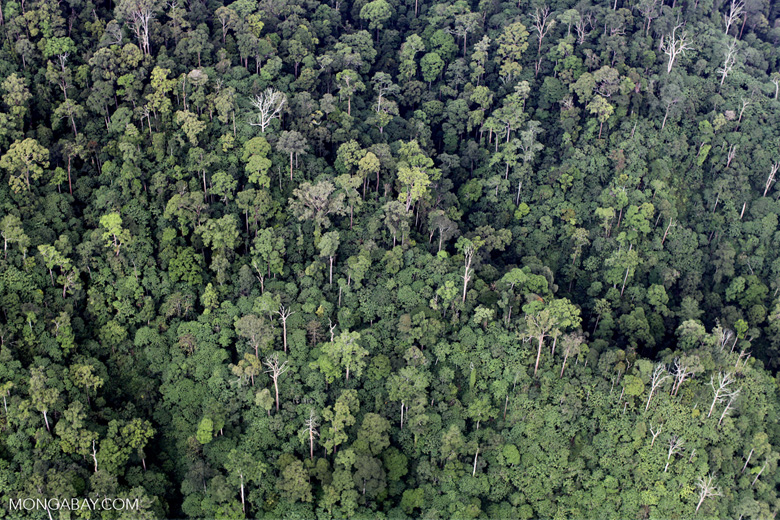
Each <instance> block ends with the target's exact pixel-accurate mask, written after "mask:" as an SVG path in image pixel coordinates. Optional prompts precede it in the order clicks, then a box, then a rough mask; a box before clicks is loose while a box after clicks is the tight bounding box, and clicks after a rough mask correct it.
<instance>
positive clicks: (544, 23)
mask: <svg viewBox="0 0 780 520" xmlns="http://www.w3.org/2000/svg"><path fill="white" fill-rule="evenodd" d="M531 19H532V20H533V22H534V23H533V30H534V31H536V39H537V41H538V42H539V46H538V48H537V50H536V65H535V67H536V75H537V76H538V75H539V69H540V68H541V67H542V41H543V40H544V37H545V36H547V33H548V32H549V31H550V29H552V27H553V25H555V20H550V8H549V7H547V6H546V5H544V6H542V7H537V8H536V10H535V11H534V14H533V15H532V16H531Z"/></svg>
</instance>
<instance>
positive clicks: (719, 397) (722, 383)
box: [707, 372, 739, 417]
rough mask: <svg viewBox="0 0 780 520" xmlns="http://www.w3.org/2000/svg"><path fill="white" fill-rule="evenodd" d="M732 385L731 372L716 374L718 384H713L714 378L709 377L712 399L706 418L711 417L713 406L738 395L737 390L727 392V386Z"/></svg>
mask: <svg viewBox="0 0 780 520" xmlns="http://www.w3.org/2000/svg"><path fill="white" fill-rule="evenodd" d="M733 383H734V379H733V374H732V373H731V372H726V373H725V374H724V373H723V372H719V373H718V382H717V383H715V376H710V386H711V387H712V392H713V394H714V395H713V398H712V404H711V405H710V411H709V413H708V414H707V417H710V416H711V415H712V411H713V410H714V409H715V405H716V404H717V403H719V402H721V401H724V400H725V399H729V398H731V397H732V396H733V395H736V394H738V393H739V390H736V391H732V390H729V385H731V384H733Z"/></svg>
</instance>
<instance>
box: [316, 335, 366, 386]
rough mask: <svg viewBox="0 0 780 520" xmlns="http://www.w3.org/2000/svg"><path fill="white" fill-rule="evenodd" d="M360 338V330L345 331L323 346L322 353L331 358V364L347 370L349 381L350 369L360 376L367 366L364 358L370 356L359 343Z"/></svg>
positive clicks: (347, 379)
mask: <svg viewBox="0 0 780 520" xmlns="http://www.w3.org/2000/svg"><path fill="white" fill-rule="evenodd" d="M359 340H360V333H359V332H347V331H343V332H342V333H341V334H339V335H338V336H336V338H335V339H334V340H333V341H331V342H329V343H328V344H326V345H325V346H323V347H322V353H323V354H324V355H325V356H327V357H328V358H329V361H330V364H331V365H332V366H334V367H338V366H340V367H342V368H343V369H344V370H345V371H346V379H345V380H346V381H349V374H350V371H352V372H354V374H355V375H357V376H358V377H360V376H361V375H362V374H363V369H364V368H365V366H366V361H365V359H364V358H365V357H366V356H368V351H367V350H366V349H364V348H363V347H361V346H360V345H359V344H358V341H359Z"/></svg>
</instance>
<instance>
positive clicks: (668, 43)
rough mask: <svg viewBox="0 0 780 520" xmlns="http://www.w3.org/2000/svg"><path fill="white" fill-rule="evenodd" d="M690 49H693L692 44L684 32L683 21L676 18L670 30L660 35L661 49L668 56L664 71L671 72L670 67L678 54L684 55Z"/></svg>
mask: <svg viewBox="0 0 780 520" xmlns="http://www.w3.org/2000/svg"><path fill="white" fill-rule="evenodd" d="M691 49H693V45H692V44H691V42H690V40H689V39H688V33H687V32H685V23H684V22H681V21H680V19H679V18H678V19H677V23H676V24H675V26H674V27H673V28H672V32H670V33H668V34H666V35H664V36H662V37H661V50H662V51H664V54H666V55H667V56H669V64H668V65H667V67H666V73H667V74H669V73H671V72H672V67H673V66H674V62H675V61H676V60H677V57H678V56H685V52H686V51H689V50H691Z"/></svg>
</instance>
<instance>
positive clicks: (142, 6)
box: [116, 0, 159, 55]
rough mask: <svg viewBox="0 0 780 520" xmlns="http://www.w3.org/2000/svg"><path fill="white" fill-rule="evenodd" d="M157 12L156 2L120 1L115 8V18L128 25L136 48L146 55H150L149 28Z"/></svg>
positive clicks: (145, 0)
mask: <svg viewBox="0 0 780 520" xmlns="http://www.w3.org/2000/svg"><path fill="white" fill-rule="evenodd" d="M158 10H159V2H158V1H157V0H120V1H119V2H118V3H117V6H116V17H117V18H118V19H119V20H121V21H125V22H127V23H128V24H129V25H130V28H131V29H132V31H133V33H135V36H136V39H137V40H138V46H139V47H140V48H141V51H142V52H143V53H144V54H146V55H151V54H152V47H151V44H150V33H149V28H150V25H151V23H152V20H153V18H154V15H155V14H156V12H157V11H158Z"/></svg>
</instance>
